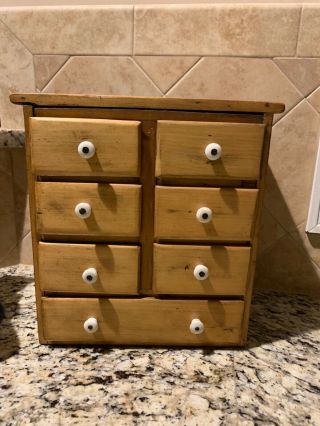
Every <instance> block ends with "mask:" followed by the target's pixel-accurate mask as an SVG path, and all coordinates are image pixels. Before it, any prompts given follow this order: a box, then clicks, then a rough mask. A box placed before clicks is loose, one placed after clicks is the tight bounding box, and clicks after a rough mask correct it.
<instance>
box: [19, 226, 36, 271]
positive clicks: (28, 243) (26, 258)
mask: <svg viewBox="0 0 320 426" xmlns="http://www.w3.org/2000/svg"><path fill="white" fill-rule="evenodd" d="M18 250H19V263H23V264H25V265H33V257H32V239H31V234H27V235H26V236H25V237H24V238H23V239H22V240H21V242H20V244H19V246H18Z"/></svg>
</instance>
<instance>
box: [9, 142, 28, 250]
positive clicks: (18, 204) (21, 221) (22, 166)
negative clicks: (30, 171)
mask: <svg viewBox="0 0 320 426" xmlns="http://www.w3.org/2000/svg"><path fill="white" fill-rule="evenodd" d="M10 153H11V160H12V176H13V191H14V202H15V221H16V231H17V241H18V242H19V241H20V240H21V239H22V238H23V237H24V236H25V235H26V234H28V233H29V232H30V217H29V199H28V183H27V170H26V157H25V155H26V154H25V149H24V148H16V149H11V150H10Z"/></svg>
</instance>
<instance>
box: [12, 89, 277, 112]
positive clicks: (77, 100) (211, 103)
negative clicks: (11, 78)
mask: <svg viewBox="0 0 320 426" xmlns="http://www.w3.org/2000/svg"><path fill="white" fill-rule="evenodd" d="M10 100H11V102H12V103H14V104H20V105H34V106H39V107H89V108H136V109H159V110H164V109H165V110H185V111H210V112H216V111H219V112H243V113H281V112H283V111H284V108H285V106H284V104H281V103H272V102H252V101H226V100H213V99H180V98H145V97H125V96H96V95H64V94H47V93H15V94H12V95H11V96H10Z"/></svg>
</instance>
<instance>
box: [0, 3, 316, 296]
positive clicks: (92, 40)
mask: <svg viewBox="0 0 320 426" xmlns="http://www.w3.org/2000/svg"><path fill="white" fill-rule="evenodd" d="M319 40H320V6H319V5H316V4H313V5H312V4H309V5H300V4H282V3H281V4H280V3H279V4H260V3H256V4H253V3H250V4H241V5H240V4H234V5H233V4H230V3H229V4H216V5H214V4H213V5H208V4H207V5H204V4H202V5H190V4H189V5H157V6H156V5H138V6H135V7H133V6H129V5H127V6H125V5H124V6H86V7H76V6H75V7H73V6H69V7H53V8H52V7H41V8H32V7H24V8H2V9H1V8H0V58H1V64H0V117H1V125H2V128H3V129H22V128H23V117H22V108H19V107H17V106H14V105H11V104H10V102H9V99H8V96H9V94H10V93H12V92H19V91H20V92H21V91H23V92H34V91H38V92H48V93H50V92H51V93H54V92H63V93H84V94H85V93H90V94H115V95H137V96H172V97H194V98H216V99H238V100H262V101H278V102H284V103H285V104H286V111H285V113H284V114H281V115H278V116H276V117H275V122H274V128H273V136H272V142H271V152H270V160H269V174H268V179H267V191H266V194H265V201H264V209H263V217H262V224H261V232H260V246H259V256H258V260H257V263H258V264H257V276H256V286H259V287H264V288H273V289H275V290H283V291H288V292H302V293H309V294H313V295H317V296H320V269H319V268H320V240H319V239H317V238H316V237H317V236H312V237H308V236H307V235H306V234H305V232H304V228H305V221H306V219H307V210H308V204H309V198H310V192H311V185H312V177H313V170H314V164H315V159H316V151H317V149H318V142H319V132H320V116H319V114H320V43H319ZM20 136H21V135H20ZM0 170H1V176H0V186H1V190H2V197H3V198H2V199H3V200H5V203H3V205H6V206H7V208H6V209H5V210H2V211H1V213H0V215H1V218H0V227H1V229H0V231H1V235H2V236H3V237H2V238H1V241H0V261H1V263H2V265H9V264H13V263H17V262H24V263H31V262H32V255H31V238H30V224H29V218H28V210H27V182H26V173H25V162H24V149H23V148H2V149H1V150H0ZM12 217H15V221H13V220H12Z"/></svg>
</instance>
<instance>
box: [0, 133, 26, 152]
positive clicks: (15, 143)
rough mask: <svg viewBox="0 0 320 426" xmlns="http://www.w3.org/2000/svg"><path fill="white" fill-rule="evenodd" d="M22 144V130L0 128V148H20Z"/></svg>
mask: <svg viewBox="0 0 320 426" xmlns="http://www.w3.org/2000/svg"><path fill="white" fill-rule="evenodd" d="M23 146H24V130H7V129H0V148H21V147H23Z"/></svg>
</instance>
